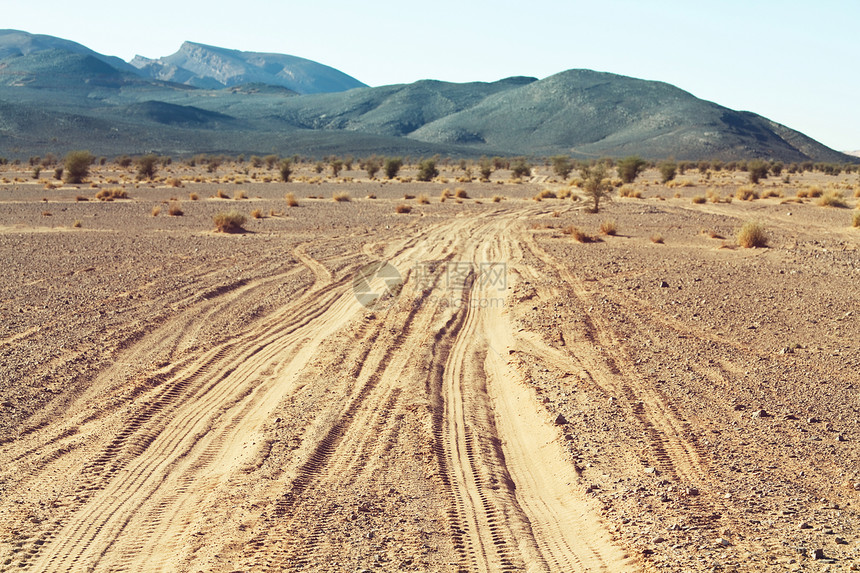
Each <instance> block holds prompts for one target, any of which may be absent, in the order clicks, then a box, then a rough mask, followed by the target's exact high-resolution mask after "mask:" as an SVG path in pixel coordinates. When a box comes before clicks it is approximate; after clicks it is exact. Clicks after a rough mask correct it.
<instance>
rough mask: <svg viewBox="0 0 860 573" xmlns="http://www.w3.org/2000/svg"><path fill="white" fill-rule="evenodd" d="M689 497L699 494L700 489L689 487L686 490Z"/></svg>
mask: <svg viewBox="0 0 860 573" xmlns="http://www.w3.org/2000/svg"><path fill="white" fill-rule="evenodd" d="M685 493H686V494H687V495H688V496H689V497H696V496H697V495H699V490H698V489H697V488H695V487H688V488H687V490H686V492H685Z"/></svg>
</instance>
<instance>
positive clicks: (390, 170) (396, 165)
mask: <svg viewBox="0 0 860 573" xmlns="http://www.w3.org/2000/svg"><path fill="white" fill-rule="evenodd" d="M401 167H403V160H402V159H401V158H399V157H389V158H388V159H386V160H385V166H384V169H385V176H386V177H387V178H388V179H394V178H395V177H397V174H398V173H400V168H401Z"/></svg>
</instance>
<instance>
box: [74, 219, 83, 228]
mask: <svg viewBox="0 0 860 573" xmlns="http://www.w3.org/2000/svg"><path fill="white" fill-rule="evenodd" d="M82 226H83V224H82V223H81V222H80V221H77V220H76V221H75V222H74V223H73V224H72V227H74V228H75V229H80V228H81V227H82Z"/></svg>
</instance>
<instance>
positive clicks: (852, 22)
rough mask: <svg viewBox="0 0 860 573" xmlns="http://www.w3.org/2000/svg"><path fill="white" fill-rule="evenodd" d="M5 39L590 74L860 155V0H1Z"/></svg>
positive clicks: (358, 72)
mask: <svg viewBox="0 0 860 573" xmlns="http://www.w3.org/2000/svg"><path fill="white" fill-rule="evenodd" d="M0 28H13V29H20V30H25V31H28V32H32V33H38V34H49V35H53V36H59V37H62V38H66V39H69V40H74V41H76V42H79V43H82V44H84V45H86V46H88V47H90V48H92V49H94V50H96V51H98V52H101V53H104V54H110V55H116V56H119V57H121V58H123V59H125V60H128V59H131V58H132V57H133V56H134V55H135V54H141V55H144V56H148V57H159V56H166V55H168V54H171V53H173V52H175V51H176V50H177V49H178V48H179V45H180V44H181V43H182V42H183V41H184V40H192V41H195V42H201V43H206V44H212V45H216V46H221V47H225V48H234V49H239V50H248V51H265V52H280V53H286V54H292V55H295V56H301V57H304V58H308V59H311V60H315V61H318V62H320V63H323V64H326V65H329V66H332V67H335V68H338V69H339V70H341V71H343V72H345V73H347V74H350V75H352V76H354V77H355V78H357V79H359V80H361V81H363V82H365V83H367V84H369V85H372V86H379V85H386V84H394V83H406V82H412V81H415V80H418V79H423V78H432V79H439V80H447V81H453V82H464V81H474V80H479V81H494V80H498V79H501V78H504V77H508V76H513V75H524V76H535V77H538V78H544V77H546V76H549V75H552V74H554V73H557V72H561V71H564V70H567V69H571V68H588V69H594V70H600V71H607V72H613V73H618V74H624V75H629V76H633V77H638V78H643V79H649V80H659V81H665V82H669V83H672V84H674V85H676V86H678V87H680V88H682V89H685V90H687V91H689V92H691V93H693V94H694V95H696V96H698V97H701V98H703V99H707V100H711V101H715V102H717V103H719V104H722V105H725V106H727V107H731V108H734V109H741V110H749V111H754V112H756V113H759V114H761V115H764V116H766V117H769V118H770V119H773V120H774V121H778V122H780V123H784V124H786V125H788V126H789V127H792V128H794V129H798V130H800V131H802V132H804V133H806V134H807V135H809V136H811V137H814V138H815V139H818V140H819V141H821V142H822V143H825V144H826V145H829V146H831V147H834V148H836V149H840V150H853V149H860V110H858V106H857V103H856V102H857V101H858V100H860V98H858V93H860V70H858V57H860V39H858V38H860V30H858V28H860V2H857V0H819V1H818V2H816V3H812V2H798V1H794V0H788V1H781V2H777V1H770V0H768V1H764V0H758V1H757V0H746V1H741V0H726V1H722V2H710V3H708V4H705V5H699V4H694V3H693V2H689V1H687V2H681V1H677V0H654V1H647V0H639V1H634V0H607V1H593V0H592V1H589V2H582V1H579V0H574V1H561V0H532V1H531V2H522V1H517V2H514V1H512V0H495V1H492V2H489V1H469V0H461V1H452V0H438V1H434V2H428V3H427V4H426V5H422V4H418V3H407V2H395V1H394V0H369V1H367V2H356V1H355V0H349V1H346V0H314V1H305V2H292V1H283V2H277V1H274V0H244V1H242V2H236V1H230V2H227V1H225V0H210V1H207V2H200V1H190V2H178V1H175V0H174V1H167V0H146V1H143V2H136V3H132V4H128V3H126V4H123V5H122V7H120V6H119V5H117V4H116V3H115V2H114V1H113V0H111V1H108V0H77V1H75V2H68V0H62V1H61V0H40V1H39V2H33V1H32V0H3V5H2V7H0Z"/></svg>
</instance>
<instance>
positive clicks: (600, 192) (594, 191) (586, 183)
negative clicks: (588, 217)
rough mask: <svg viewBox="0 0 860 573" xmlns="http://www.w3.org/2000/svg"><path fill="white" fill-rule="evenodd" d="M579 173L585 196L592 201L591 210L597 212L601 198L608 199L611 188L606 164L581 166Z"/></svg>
mask: <svg viewBox="0 0 860 573" xmlns="http://www.w3.org/2000/svg"><path fill="white" fill-rule="evenodd" d="M580 175H581V176H582V180H583V181H582V189H583V191H584V192H585V196H586V197H589V198H590V199H591V200H592V202H593V205H592V207H591V212H592V213H597V212H598V211H599V210H600V202H601V201H602V200H603V199H609V197H610V194H611V193H612V189H613V187H612V183H611V182H610V181H609V179H608V177H607V170H606V164H605V163H597V164H595V165H590V166H584V167H581V168H580Z"/></svg>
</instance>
